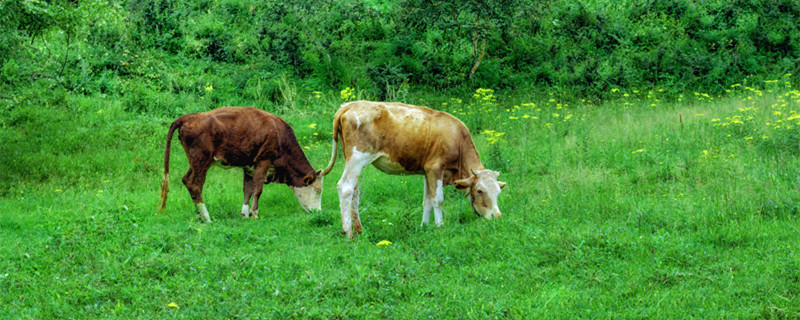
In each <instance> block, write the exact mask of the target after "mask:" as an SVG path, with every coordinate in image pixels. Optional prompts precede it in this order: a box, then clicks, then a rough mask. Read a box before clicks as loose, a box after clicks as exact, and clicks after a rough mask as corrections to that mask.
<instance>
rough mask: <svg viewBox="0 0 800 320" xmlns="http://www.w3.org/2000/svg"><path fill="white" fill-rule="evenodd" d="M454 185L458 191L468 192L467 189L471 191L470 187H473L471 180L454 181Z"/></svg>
mask: <svg viewBox="0 0 800 320" xmlns="http://www.w3.org/2000/svg"><path fill="white" fill-rule="evenodd" d="M453 185H454V186H455V187H456V189H458V190H467V189H469V187H471V186H472V179H471V178H470V179H461V180H456V181H453Z"/></svg>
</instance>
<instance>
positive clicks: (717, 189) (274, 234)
mask: <svg viewBox="0 0 800 320" xmlns="http://www.w3.org/2000/svg"><path fill="white" fill-rule="evenodd" d="M787 78H788V77H787ZM778 80H779V81H777V82H768V83H762V84H759V85H753V84H750V86H747V85H741V86H735V87H732V88H729V90H730V91H731V92H730V93H729V94H728V96H725V97H720V96H712V95H710V94H705V93H702V92H698V93H697V94H696V95H695V94H694V93H693V92H692V93H689V94H686V95H685V96H669V97H667V96H662V94H663V92H660V91H659V90H658V89H654V90H652V91H634V90H630V91H627V90H616V91H614V92H609V94H613V95H616V96H617V97H616V99H615V100H613V101H610V102H605V103H597V102H588V101H579V100H567V99H564V98H563V96H560V94H559V93H557V92H553V93H552V94H550V93H545V94H544V95H542V96H526V95H524V94H516V95H509V94H507V93H504V92H493V91H491V90H480V91H478V92H475V93H474V94H469V95H462V96H439V95H435V94H430V95H421V94H417V95H416V96H414V95H412V94H411V93H409V94H408V95H409V96H410V97H409V98H408V100H409V101H411V102H414V103H419V104H425V105H428V106H431V107H434V108H437V109H442V110H447V111H450V112H452V113H453V114H455V115H457V116H458V117H459V118H461V119H462V120H463V121H464V122H465V123H466V124H468V126H469V127H470V129H471V130H472V132H473V139H474V140H475V142H476V146H477V148H478V151H479V153H480V154H481V158H482V160H483V163H484V165H486V166H487V167H488V168H491V169H495V170H501V171H502V174H501V176H500V179H501V180H503V181H506V182H508V186H507V187H506V188H505V189H504V191H503V193H502V194H501V196H500V202H501V203H500V208H501V210H502V211H503V218H502V219H501V220H498V221H483V220H481V219H479V218H477V217H476V216H475V215H474V214H473V213H472V211H471V208H470V207H469V204H468V201H467V200H466V199H464V197H463V194H461V193H459V192H457V191H456V190H454V189H453V188H450V187H448V188H446V190H447V191H446V195H445V199H446V200H445V204H444V211H445V225H444V227H441V228H436V227H420V226H419V225H420V221H421V211H422V201H421V200H422V178H421V177H420V176H406V177H398V176H387V175H385V174H383V173H380V172H378V171H377V170H375V169H372V168H369V169H367V170H365V171H364V173H363V175H362V183H363V187H362V192H361V194H362V201H361V216H362V220H363V222H364V234H363V235H361V236H360V237H357V238H356V239H355V240H348V239H346V238H345V237H343V236H341V234H340V233H339V231H340V224H339V222H340V221H339V219H340V218H339V213H338V197H337V194H336V187H335V186H336V182H337V180H338V177H339V176H340V175H341V172H342V170H343V167H344V165H343V164H342V163H338V164H337V165H336V167H335V168H334V171H333V172H332V174H331V175H329V176H328V177H326V180H325V182H324V185H325V191H324V195H323V211H322V212H321V213H312V214H305V213H302V211H301V210H300V208H299V206H298V205H297V204H296V203H295V201H294V200H293V197H292V195H291V193H290V192H289V189H288V188H286V187H285V186H281V185H268V186H266V187H265V193H264V196H262V197H261V208H263V209H262V219H260V220H243V219H240V218H239V214H238V210H239V205H240V202H241V194H240V193H241V185H240V183H241V173H240V172H238V171H236V170H220V169H218V168H214V169H212V170H211V171H210V173H209V176H208V179H207V182H206V187H205V190H204V191H205V197H206V203H207V205H208V208H209V211H210V212H211V216H212V219H213V220H214V223H212V224H199V223H196V222H195V221H194V220H193V218H194V214H193V208H192V205H191V200H190V199H189V197H188V194H187V192H185V191H184V190H183V188H182V185H181V182H180V178H181V175H182V174H183V173H184V172H185V170H187V168H188V166H187V163H186V157H185V155H184V154H183V152H182V151H178V150H177V149H175V150H173V152H172V154H171V170H170V171H171V174H170V183H171V184H172V185H173V188H172V193H171V195H170V197H169V200H168V203H167V210H166V214H165V215H156V214H155V212H156V203H157V201H158V187H159V181H160V173H161V170H162V168H161V165H162V164H161V159H162V157H163V151H164V150H163V148H164V139H165V136H166V131H167V127H168V124H169V123H170V122H171V121H172V120H173V115H150V114H147V113H146V114H142V113H141V112H139V111H138V110H137V111H134V110H127V109H126V102H124V101H118V100H116V99H114V98H113V97H109V96H104V95H96V96H77V95H74V94H71V93H69V92H61V93H59V92H56V93H55V94H54V95H55V96H52V97H50V96H48V97H44V98H40V99H38V100H37V99H36V97H35V95H36V94H35V93H31V95H30V96H27V98H22V99H20V101H22V102H23V103H21V104H19V105H16V106H15V107H14V108H13V109H8V110H10V111H7V112H8V114H7V116H4V122H3V124H4V125H3V127H2V128H0V138H1V139H2V140H3V141H4V144H3V145H2V146H1V147H0V151H2V154H3V157H2V159H0V164H2V166H0V168H2V173H1V175H0V178H2V182H3V185H4V186H3V187H2V192H1V193H0V195H2V198H0V212H2V213H3V214H2V215H0V243H2V245H0V292H2V294H0V315H2V318H23V319H27V318H35V319H41V318H123V319H130V318H148V319H150V318H198V317H201V318H288V317H299V318H423V317H432V318H471V319H485V318H516V319H522V318H577V317H585V318H690V317H692V318H796V317H800V307H799V306H800V300H799V299H800V297H799V295H800V256H798V254H797V252H798V251H797V249H798V247H797V246H798V242H797V239H798V231H800V230H798V227H800V226H799V225H798V205H797V204H798V201H799V200H800V194H798V178H799V177H800V176H799V175H798V171H797V168H798V167H800V163H799V162H798V161H799V160H798V157H797V153H798V145H797V141H800V140H798V139H799V138H798V133H800V131H798V128H800V123H798V118H800V117H798V116H797V112H798V110H800V92H798V91H797V90H794V89H792V88H791V87H786V86H785V84H784V82H785V81H784V80H785V79H778ZM786 80H788V79H786ZM212 85H213V83H212ZM216 88H223V86H218V87H216ZM215 90H216V91H215ZM217 91H220V92H217ZM350 94H352V95H355V94H353V93H350ZM22 95H24V93H23V94H22ZM196 95H197V96H194V97H191V99H196V100H195V101H201V100H200V99H199V97H198V96H211V95H218V97H217V99H220V100H223V102H220V105H223V104H230V103H226V97H227V95H226V94H225V93H224V92H221V89H214V90H209V91H205V90H204V91H198V93H196ZM305 95H306V94H305V93H304V92H303V91H302V90H298V91H297V92H296V93H295V94H294V97H295V98H296V100H295V103H296V105H295V109H294V110H292V109H278V110H270V111H272V112H276V113H278V114H279V115H280V116H282V117H283V118H284V119H286V120H287V121H288V122H289V123H290V124H292V126H293V127H294V129H295V132H296V134H297V136H298V139H299V140H300V142H301V145H302V146H303V147H304V150H305V151H306V154H307V155H308V156H309V159H310V161H311V163H312V165H313V166H314V167H315V168H320V167H322V166H324V165H325V164H326V163H327V160H328V159H329V156H330V154H329V152H330V151H329V150H330V144H329V141H330V130H331V127H330V121H331V118H332V112H334V111H335V110H336V108H337V107H338V105H339V103H341V100H340V98H341V95H342V93H340V92H318V93H312V94H311V95H309V96H308V97H306V96H305ZM206 99H210V98H206ZM25 101H27V102H25ZM37 101H38V102H42V101H44V102H46V104H44V105H39V104H37V103H35V102H37ZM665 101H673V102H665ZM204 103H205V102H204ZM196 108H199V109H202V108H201V107H196ZM178 149H180V148H178ZM382 240H388V241H391V242H392V243H391V244H390V245H382V246H376V244H377V243H378V242H379V241H382Z"/></svg>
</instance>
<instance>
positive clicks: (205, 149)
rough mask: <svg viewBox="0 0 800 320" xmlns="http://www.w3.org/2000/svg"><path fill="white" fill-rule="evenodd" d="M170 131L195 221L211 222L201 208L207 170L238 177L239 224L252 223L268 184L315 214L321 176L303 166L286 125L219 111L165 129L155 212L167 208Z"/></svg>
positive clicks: (257, 114) (246, 111)
mask: <svg viewBox="0 0 800 320" xmlns="http://www.w3.org/2000/svg"><path fill="white" fill-rule="evenodd" d="M176 129H179V132H178V137H179V139H180V140H181V144H182V145H183V149H184V151H186V156H187V157H188V158H189V172H187V173H186V175H185V176H183V184H184V185H186V189H188V190H189V194H190V195H191V197H192V201H194V204H195V207H196V208H197V216H198V217H197V219H198V220H201V221H205V222H211V218H210V217H209V215H208V210H207V209H206V206H205V204H204V203H203V184H204V183H205V180H206V173H207V172H208V169H209V168H210V167H211V166H212V165H221V166H223V167H224V168H230V167H239V168H242V171H244V188H243V189H244V205H242V211H241V214H242V217H244V218H247V217H253V218H258V198H259V197H260V196H261V191H262V188H263V187H264V184H267V183H270V182H277V183H283V184H286V185H289V187H291V189H292V191H293V192H294V195H295V197H296V198H297V200H298V202H299V203H300V207H302V208H303V210H305V211H306V212H308V211H311V210H317V211H318V210H320V205H321V200H322V176H320V175H319V173H320V172H319V171H314V168H312V167H311V164H309V163H308V160H307V159H306V155H305V154H304V153H303V150H302V149H301V148H300V145H299V144H298V143H297V139H296V138H295V136H294V131H293V130H292V128H291V127H290V126H289V124H287V123H286V122H285V121H283V119H281V118H278V117H277V116H275V115H273V114H271V113H269V112H266V111H262V110H259V109H255V108H250V107H224V108H219V109H215V110H212V111H208V112H201V113H192V114H187V115H183V116H181V117H179V118H178V119H177V120H175V122H173V123H172V125H171V126H170V127H169V133H168V134H167V148H166V150H165V152H164V178H163V180H162V181H161V202H160V204H159V208H160V209H159V211H163V210H164V207H166V205H167V203H166V202H167V193H168V192H169V179H168V177H167V174H168V173H169V149H170V144H171V141H172V133H173V132H174V131H175V130H176ZM251 199H252V208H250V204H251V202H250V201H251Z"/></svg>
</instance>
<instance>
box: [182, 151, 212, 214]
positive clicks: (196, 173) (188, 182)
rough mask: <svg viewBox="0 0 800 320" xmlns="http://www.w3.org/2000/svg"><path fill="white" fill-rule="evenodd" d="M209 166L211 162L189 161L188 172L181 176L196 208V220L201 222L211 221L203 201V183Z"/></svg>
mask: <svg viewBox="0 0 800 320" xmlns="http://www.w3.org/2000/svg"><path fill="white" fill-rule="evenodd" d="M209 167H211V163H210V162H208V161H204V162H198V163H190V164H189V172H187V173H186V175H185V176H183V184H184V185H185V186H186V189H187V190H189V195H190V196H191V197H192V202H194V205H195V208H196V210H197V220H199V221H201V222H211V217H210V216H209V215H208V209H206V205H205V203H204V202H203V184H205V182H206V173H207V172H208V168H209Z"/></svg>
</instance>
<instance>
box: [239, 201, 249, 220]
mask: <svg viewBox="0 0 800 320" xmlns="http://www.w3.org/2000/svg"><path fill="white" fill-rule="evenodd" d="M241 213H242V217H243V218H247V217H248V216H249V215H250V206H249V205H247V204H244V205H243V206H242V211H241Z"/></svg>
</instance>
